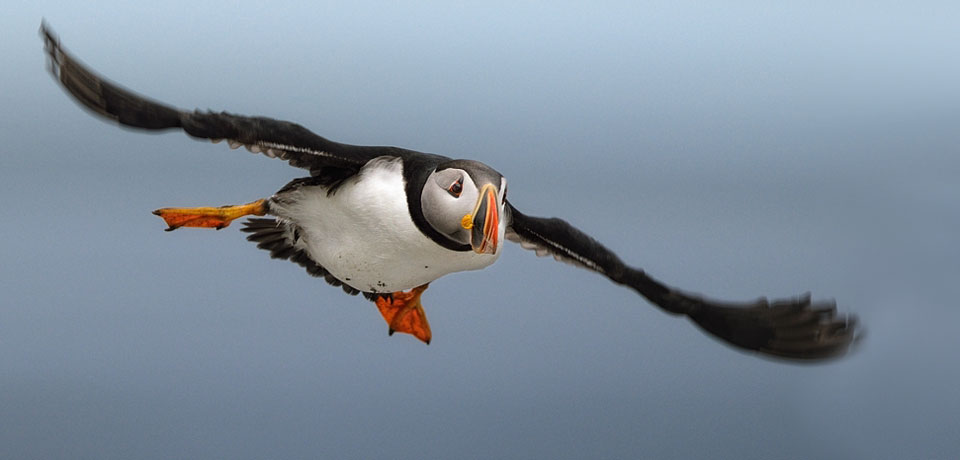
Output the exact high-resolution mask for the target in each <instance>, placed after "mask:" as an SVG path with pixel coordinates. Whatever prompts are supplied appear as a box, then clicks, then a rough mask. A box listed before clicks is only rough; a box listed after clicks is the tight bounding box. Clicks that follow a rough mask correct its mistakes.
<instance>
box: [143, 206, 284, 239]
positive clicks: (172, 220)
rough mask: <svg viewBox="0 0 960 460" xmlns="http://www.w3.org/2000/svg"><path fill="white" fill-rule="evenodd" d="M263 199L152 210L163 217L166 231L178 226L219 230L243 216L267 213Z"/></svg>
mask: <svg viewBox="0 0 960 460" xmlns="http://www.w3.org/2000/svg"><path fill="white" fill-rule="evenodd" d="M264 202H265V201H264V200H257V201H254V202H252V203H247V204H241V205H237V206H220V207H217V208H213V207H201V208H163V209H158V210H156V211H153V214H155V215H157V216H160V217H161V218H163V221H164V222H166V223H167V229H166V230H167V231H168V232H169V231H172V230H176V229H178V228H180V227H195V228H215V229H217V230H220V229H221V228H224V227H226V226H228V225H230V222H233V220H234V219H236V218H238V217H243V216H249V215H254V216H262V215H264V214H266V213H267V207H266V206H265V204H264Z"/></svg>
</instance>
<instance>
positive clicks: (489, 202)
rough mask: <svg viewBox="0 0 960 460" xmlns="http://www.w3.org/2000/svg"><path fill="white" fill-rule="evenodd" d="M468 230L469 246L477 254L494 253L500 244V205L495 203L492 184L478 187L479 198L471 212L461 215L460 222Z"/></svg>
mask: <svg viewBox="0 0 960 460" xmlns="http://www.w3.org/2000/svg"><path fill="white" fill-rule="evenodd" d="M460 225H462V226H463V228H465V229H468V230H470V246H472V247H473V251H474V252H476V253H477V254H496V253H497V248H498V247H499V246H500V207H499V206H498V205H497V189H496V187H494V186H493V185H492V184H487V185H484V186H483V188H481V189H480V198H478V199H477V205H476V206H475V207H474V208H473V213H472V214H467V215H465V216H463V221H462V222H460Z"/></svg>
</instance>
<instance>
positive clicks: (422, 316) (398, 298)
mask: <svg viewBox="0 0 960 460" xmlns="http://www.w3.org/2000/svg"><path fill="white" fill-rule="evenodd" d="M427 286H428V284H424V285H423V286H417V287H415V288H413V289H411V290H410V292H402V291H401V292H394V293H393V294H392V295H391V296H380V297H377V300H376V301H375V303H376V304H377V308H378V309H379V310H380V314H381V315H383V319H384V320H385V321H386V322H387V325H388V326H389V327H390V329H389V333H390V335H393V333H394V332H403V333H407V334H411V335H413V336H414V337H416V338H418V339H420V340H422V341H423V342H424V343H426V344H427V345H429V344H430V338H431V337H432V334H431V333H430V323H428V322H427V314H426V313H425V312H424V311H423V305H421V304H420V295H421V294H423V291H426V290H427Z"/></svg>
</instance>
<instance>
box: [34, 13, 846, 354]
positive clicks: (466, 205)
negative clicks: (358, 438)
mask: <svg viewBox="0 0 960 460" xmlns="http://www.w3.org/2000/svg"><path fill="white" fill-rule="evenodd" d="M40 35H41V37H42V39H43V41H44V49H45V51H46V54H47V56H48V59H47V61H48V70H49V71H50V73H51V74H52V75H53V77H54V79H55V80H56V81H57V82H58V83H59V84H60V86H62V88H63V89H64V90H65V91H66V92H67V93H68V94H69V95H70V96H72V97H73V98H74V99H75V100H76V101H77V102H79V104H80V105H81V106H82V107H84V108H86V109H88V110H89V111H91V112H92V113H94V114H96V115H98V116H100V117H102V118H104V119H106V120H110V121H112V122H114V123H117V124H119V125H122V126H126V127H130V128H136V129H140V130H146V131H162V130H182V131H183V132H185V133H186V134H187V135H188V136H191V137H192V138H195V139H204V140H208V141H212V142H213V143H220V142H225V143H226V144H227V145H228V146H229V147H230V148H232V149H237V148H240V147H244V148H245V149H246V150H249V151H250V152H253V153H259V154H263V155H266V156H268V157H271V158H278V159H280V160H284V161H286V162H287V163H289V164H290V165H291V166H294V167H296V168H301V169H304V170H306V171H308V172H309V175H306V176H304V177H300V178H297V179H294V180H292V181H290V182H289V183H288V184H286V185H284V186H283V187H282V188H280V189H279V190H278V191H277V192H276V193H275V194H273V195H272V196H270V197H266V198H262V199H258V200H255V201H251V202H248V203H245V204H240V205H228V206H211V207H189V208H184V207H169V208H162V209H158V210H156V211H154V214H156V215H157V216H159V217H161V218H162V219H163V220H164V222H165V223H166V225H167V228H166V230H168V231H170V230H175V229H178V228H184V227H193V228H214V229H222V228H225V227H227V226H229V225H230V224H231V222H232V221H234V220H236V219H238V218H241V217H246V216H250V217H248V218H247V219H246V220H245V221H244V222H243V228H242V229H241V231H243V232H246V233H248V234H249V235H248V236H247V239H248V240H250V241H252V242H254V243H256V244H257V247H258V248H260V249H264V250H266V251H269V253H270V256H271V257H272V258H276V259H286V260H289V261H291V262H294V263H296V264H298V265H300V266H302V267H303V268H304V269H306V271H307V273H309V274H310V275H313V276H316V277H320V278H323V279H324V280H326V282H327V283H329V284H330V285H333V286H336V287H340V288H342V289H343V291H345V292H346V293H347V294H352V295H357V294H363V296H364V297H366V298H367V299H368V300H370V301H372V302H373V303H374V304H375V305H376V307H377V309H378V310H379V311H380V313H381V315H382V316H383V319H384V320H385V321H386V323H387V327H388V333H389V334H391V335H392V334H394V333H395V332H401V333H406V334H410V335H413V336H414V337H416V338H417V339H419V340H421V341H423V342H424V343H427V344H429V343H430V340H431V338H432V332H431V330H430V325H429V322H428V321H427V316H426V313H425V311H424V308H423V305H422V303H421V296H422V294H423V292H424V291H425V290H426V289H427V286H428V285H429V284H430V283H432V282H434V281H435V280H437V279H438V278H441V277H443V276H444V275H447V274H449V273H454V272H460V271H468V270H479V269H482V268H485V267H488V266H490V265H491V264H493V263H494V262H495V261H496V260H497V259H498V258H499V257H500V254H501V252H502V249H503V246H504V244H505V243H506V242H507V241H510V242H513V243H519V244H520V246H521V247H523V248H525V249H530V250H532V251H534V252H535V253H536V254H537V255H538V256H552V257H553V258H555V259H556V260H558V261H561V262H566V263H569V264H572V265H574V266H577V267H579V268H582V269H586V270H589V271H592V272H595V273H597V274H600V275H603V276H605V277H606V278H608V279H609V280H610V281H612V282H613V283H616V284H619V285H622V286H625V287H627V288H630V289H633V290H634V291H636V292H637V293H639V294H640V295H641V296H643V297H645V298H646V299H647V300H648V301H649V302H650V303H652V304H653V305H655V306H657V307H659V308H660V309H661V310H663V311H664V312H666V313H668V314H670V315H676V316H681V317H686V318H688V319H689V320H691V321H692V322H693V323H694V324H695V325H697V326H698V327H699V328H700V329H702V330H703V331H705V332H706V333H708V334H709V335H711V336H713V337H715V338H716V339H719V340H720V341H721V342H723V343H726V344H728V345H731V346H733V347H735V348H737V349H740V350H742V351H746V352H750V353H755V354H758V355H760V356H765V357H771V358H774V359H782V360H792V361H803V362H811V361H818V360H826V359H830V358H835V357H838V356H842V355H844V354H846V353H847V352H848V351H849V350H850V349H852V346H853V344H854V343H856V342H857V341H858V339H859V338H860V337H861V335H862V334H861V329H860V328H859V327H858V326H857V321H856V317H855V316H854V315H852V314H842V313H839V312H838V310H837V307H836V302H835V301H833V300H822V301H812V300H811V297H810V294H809V293H806V294H802V295H799V296H794V297H789V298H783V299H779V300H773V301H769V300H767V299H766V298H763V297H761V298H758V299H756V300H752V301H743V302H729V301H719V300H714V299H711V298H708V297H705V296H703V295H700V294H697V293H694V292H689V291H684V290H681V289H677V288H674V287H671V286H669V285H667V284H665V283H662V282H661V281H658V280H657V279H655V278H653V277H651V276H650V275H648V274H647V273H646V272H645V271H644V270H641V269H639V268H635V267H632V266H630V265H627V264H626V263H624V262H623V261H622V260H621V259H620V257H618V256H617V255H616V254H615V253H614V252H613V251H611V250H610V249H608V248H607V247H606V246H604V245H603V244H601V243H600V242H598V241H597V240H596V239H594V238H592V237H590V236H589V235H587V234H586V233H584V232H582V231H581V230H579V229H577V228H576V227H574V226H572V225H571V224H569V223H567V222H566V221H564V220H561V219H558V218H543V217H535V216H531V215H527V214H525V213H523V212H521V211H520V210H519V209H518V208H517V207H516V206H514V205H513V203H512V202H511V201H510V200H509V199H508V198H507V179H506V178H505V177H504V176H503V175H502V174H500V173H499V172H497V171H496V170H495V169H493V168H491V167H490V166H487V165H486V164H484V163H481V162H479V161H475V160H468V159H455V158H451V157H447V156H444V155H437V154H432V153H424V152H418V151H414V150H409V149H405V148H399V147H389V146H361V145H350V144H343V143H339V142H335V141H332V140H328V139H326V138H324V137H321V136H319V135H317V134H315V133H313V132H312V131H310V130H308V129H306V128H304V127H303V126H301V125H299V124H295V123H292V122H288V121H282V120H276V119H273V118H268V117H260V116H243V115H236V114H233V113H228V112H213V111H201V110H195V111H190V110H181V109H178V108H175V107H173V106H170V105H167V104H164V103H161V102H158V101H155V100H152V99H150V98H147V97H144V96H142V95H140V94H137V93H135V92H133V91H131V90H128V89H126V88H124V87H122V86H120V85H118V84H115V83H113V82H111V81H109V80H107V79H106V78H104V77H101V76H100V75H98V74H97V73H95V72H94V71H93V70H91V69H90V68H88V67H87V66H85V65H84V64H83V63H81V62H80V61H79V60H77V59H76V58H75V57H74V56H73V55H71V54H70V53H68V52H67V51H66V50H65V49H64V48H63V46H61V44H60V40H59V38H58V37H57V36H56V35H55V34H54V33H53V32H52V31H51V29H50V28H49V27H48V25H47V24H46V23H45V22H44V23H42V24H41V28H40ZM491 295H494V294H493V293H491Z"/></svg>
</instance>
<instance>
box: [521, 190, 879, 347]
mask: <svg viewBox="0 0 960 460" xmlns="http://www.w3.org/2000/svg"><path fill="white" fill-rule="evenodd" d="M507 207H508V209H509V212H510V215H511V217H510V218H511V220H510V221H509V222H510V223H509V226H508V227H507V238H508V239H510V240H511V241H515V242H519V243H520V244H521V245H522V246H523V247H525V248H527V249H534V250H536V251H537V254H538V255H552V256H554V257H555V258H556V259H557V260H560V261H563V262H569V263H573V264H575V265H578V266H581V267H584V268H587V269H589V270H593V271H595V272H598V273H600V274H602V275H604V276H606V277H607V278H609V279H610V280H612V281H613V282H615V283H618V284H622V285H625V286H628V287H630V288H632V289H633V290H635V291H637V292H639V293H640V294H641V295H643V296H644V297H646V298H647V299H649V300H650V301H651V302H653V303H654V304H656V305H657V306H659V307H660V308H662V309H663V310H665V311H667V312H668V313H671V314H675V315H686V316H687V317H689V318H690V319H691V320H693V322H695V323H696V324H697V325H699V326H700V327H701V328H703V329H704V330H705V331H707V332H709V333H710V334H712V335H714V336H716V337H718V338H720V339H722V340H723V341H725V342H727V343H729V344H731V345H734V346H736V347H740V348H743V349H746V350H752V351H756V352H760V353H764V354H767V355H771V356H776V357H780V358H787V359H796V360H819V359H826V358H832V357H837V356H840V355H843V354H844V353H846V352H847V350H848V349H849V348H850V346H851V345H852V344H853V343H854V342H856V341H857V339H858V338H859V337H860V335H861V333H860V331H859V330H858V329H857V327H856V318H855V317H852V316H843V315H839V314H838V313H837V307H836V304H835V303H834V302H833V301H818V302H811V301H810V295H809V294H805V295H803V296H800V297H795V298H791V299H782V300H774V301H773V302H768V301H767V300H766V299H763V298H761V299H758V300H755V301H753V302H719V301H715V300H711V299H707V298H704V297H701V296H699V295H695V294H691V293H687V292H682V291H680V290H677V289H674V288H672V287H670V286H667V285H665V284H663V283H661V282H659V281H657V280H655V279H653V278H651V277H650V276H648V275H647V274H646V273H644V271H643V270H639V269H636V268H633V267H630V266H627V265H626V264H624V263H623V262H622V261H621V260H620V258H619V257H617V255H616V254H614V253H613V252H612V251H610V250H609V249H607V248H606V247H604V246H603V245H602V244H600V243H599V242H598V241H597V240H595V239H593V238H591V237H590V236H589V235H587V234H585V233H583V232H581V231H580V230H577V229H576V228H574V227H573V226H572V225H570V224H568V223H567V222H565V221H563V220H561V219H556V218H553V219H545V218H541V217H530V216H527V215H525V214H523V213H521V212H520V211H517V210H516V208H514V207H513V206H512V205H510V204H509V203H507Z"/></svg>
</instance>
